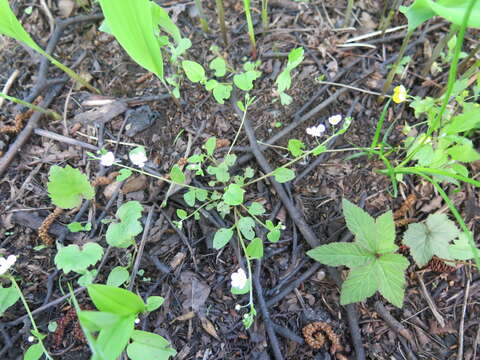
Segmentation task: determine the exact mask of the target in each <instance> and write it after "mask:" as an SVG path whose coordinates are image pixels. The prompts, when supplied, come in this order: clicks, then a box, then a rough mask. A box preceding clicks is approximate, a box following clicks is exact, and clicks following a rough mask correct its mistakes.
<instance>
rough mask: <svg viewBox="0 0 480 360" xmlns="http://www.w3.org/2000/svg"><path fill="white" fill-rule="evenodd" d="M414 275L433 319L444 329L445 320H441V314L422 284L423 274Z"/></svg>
mask: <svg viewBox="0 0 480 360" xmlns="http://www.w3.org/2000/svg"><path fill="white" fill-rule="evenodd" d="M416 275H417V279H418V282H419V283H420V289H421V290H422V295H423V296H424V298H425V300H426V301H427V304H428V307H429V308H430V310H431V312H432V314H433V316H434V317H435V319H436V320H437V321H438V323H439V324H440V326H441V327H442V328H443V327H445V319H444V318H443V316H442V314H440V312H439V311H438V309H437V306H436V305H435V302H434V301H433V299H432V297H431V296H430V294H429V293H428V290H427V287H426V286H425V283H424V282H423V272H421V271H419V272H416Z"/></svg>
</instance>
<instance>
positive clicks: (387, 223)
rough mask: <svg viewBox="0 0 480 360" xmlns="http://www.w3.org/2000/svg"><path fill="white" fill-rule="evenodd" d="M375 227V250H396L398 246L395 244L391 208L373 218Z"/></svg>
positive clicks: (384, 251) (385, 251)
mask: <svg viewBox="0 0 480 360" xmlns="http://www.w3.org/2000/svg"><path fill="white" fill-rule="evenodd" d="M375 228H376V233H377V243H376V252H377V253H379V254H386V253H389V252H394V251H396V250H397V249H398V246H397V245H395V222H394V221H393V214H392V211H391V210H390V211H387V212H386V213H384V214H382V215H380V216H379V217H378V218H377V219H376V220H375Z"/></svg>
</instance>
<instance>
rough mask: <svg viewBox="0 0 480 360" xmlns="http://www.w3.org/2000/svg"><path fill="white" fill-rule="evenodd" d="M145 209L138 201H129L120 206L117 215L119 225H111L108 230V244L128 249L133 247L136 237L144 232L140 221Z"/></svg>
mask: <svg viewBox="0 0 480 360" xmlns="http://www.w3.org/2000/svg"><path fill="white" fill-rule="evenodd" d="M142 210H143V207H142V205H140V203H139V202H138V201H128V202H126V203H124V204H123V205H122V206H120V207H119V208H118V210H117V213H116V214H115V215H116V217H117V218H118V219H120V222H119V223H113V224H110V225H109V227H108V230H107V234H106V239H107V243H108V244H109V245H111V246H115V247H119V248H126V247H129V246H130V245H133V244H134V242H135V236H137V235H138V234H140V233H141V232H142V230H143V228H142V224H141V223H140V221H138V219H139V218H140V217H141V216H142Z"/></svg>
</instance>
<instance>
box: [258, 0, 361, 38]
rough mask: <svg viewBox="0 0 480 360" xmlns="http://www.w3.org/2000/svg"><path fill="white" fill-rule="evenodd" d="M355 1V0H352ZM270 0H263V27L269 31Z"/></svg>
mask: <svg viewBox="0 0 480 360" xmlns="http://www.w3.org/2000/svg"><path fill="white" fill-rule="evenodd" d="M352 1H353V0H352ZM269 25H270V24H269V21H268V0H262V27H263V31H268V27H269Z"/></svg>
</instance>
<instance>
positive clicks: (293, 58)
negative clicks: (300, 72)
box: [287, 47, 304, 70]
mask: <svg viewBox="0 0 480 360" xmlns="http://www.w3.org/2000/svg"><path fill="white" fill-rule="evenodd" d="M303 53H304V51H303V48H302V47H299V48H296V49H293V50H291V51H290V53H289V54H288V63H287V69H289V70H293V69H294V68H296V67H297V66H298V65H300V64H301V62H302V61H303Z"/></svg>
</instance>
